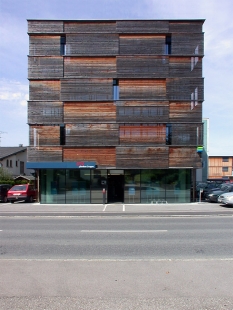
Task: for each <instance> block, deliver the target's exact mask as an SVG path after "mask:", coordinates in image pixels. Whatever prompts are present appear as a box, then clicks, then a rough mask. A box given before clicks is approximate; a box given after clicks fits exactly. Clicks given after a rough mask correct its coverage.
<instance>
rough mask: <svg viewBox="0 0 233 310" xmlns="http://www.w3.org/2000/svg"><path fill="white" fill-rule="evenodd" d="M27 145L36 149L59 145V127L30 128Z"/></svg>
mask: <svg viewBox="0 0 233 310" xmlns="http://www.w3.org/2000/svg"><path fill="white" fill-rule="evenodd" d="M29 143H30V145H34V146H38V147H39V146H45V145H50V146H56V145H60V126H30V128H29Z"/></svg>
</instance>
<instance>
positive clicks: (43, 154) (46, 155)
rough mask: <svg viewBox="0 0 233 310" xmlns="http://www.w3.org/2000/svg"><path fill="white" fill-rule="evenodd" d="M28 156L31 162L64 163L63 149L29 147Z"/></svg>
mask: <svg viewBox="0 0 233 310" xmlns="http://www.w3.org/2000/svg"><path fill="white" fill-rule="evenodd" d="M27 155H28V161H29V162H42V161H49V162H52V161H62V148H61V147H53V146H47V147H41V146H40V147H28V148H27Z"/></svg>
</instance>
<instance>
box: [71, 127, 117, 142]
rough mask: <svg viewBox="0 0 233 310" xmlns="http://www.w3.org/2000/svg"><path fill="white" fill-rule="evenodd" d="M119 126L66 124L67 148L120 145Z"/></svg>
mask: <svg viewBox="0 0 233 310" xmlns="http://www.w3.org/2000/svg"><path fill="white" fill-rule="evenodd" d="M118 143H119V142H118V125H117V124H76V125H75V124H66V145H67V146H86V145H90V146H94V145H95V146H101V145H107V146H115V145H118Z"/></svg>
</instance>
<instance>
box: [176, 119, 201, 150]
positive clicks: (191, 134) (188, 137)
mask: <svg viewBox="0 0 233 310" xmlns="http://www.w3.org/2000/svg"><path fill="white" fill-rule="evenodd" d="M202 144H203V132H202V124H190V123H188V124H172V145H186V146H187V145H195V146H198V145H202Z"/></svg>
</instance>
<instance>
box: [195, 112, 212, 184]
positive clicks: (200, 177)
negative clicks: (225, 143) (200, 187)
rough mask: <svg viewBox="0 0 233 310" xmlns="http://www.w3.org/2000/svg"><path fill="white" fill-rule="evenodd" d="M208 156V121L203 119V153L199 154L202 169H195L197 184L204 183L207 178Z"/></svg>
mask: <svg viewBox="0 0 233 310" xmlns="http://www.w3.org/2000/svg"><path fill="white" fill-rule="evenodd" d="M208 154H209V119H208V118H204V119H203V152H202V154H201V159H202V168H200V169H197V176H196V180H197V182H206V180H207V178H208V165H209V163H208Z"/></svg>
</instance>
